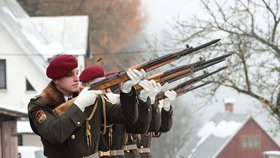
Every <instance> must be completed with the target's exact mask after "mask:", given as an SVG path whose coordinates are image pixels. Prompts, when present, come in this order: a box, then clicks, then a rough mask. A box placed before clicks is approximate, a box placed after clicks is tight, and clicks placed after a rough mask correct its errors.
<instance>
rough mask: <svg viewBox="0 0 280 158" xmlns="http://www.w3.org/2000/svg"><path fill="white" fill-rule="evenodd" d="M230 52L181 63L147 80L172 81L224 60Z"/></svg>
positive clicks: (137, 87) (138, 86)
mask: <svg viewBox="0 0 280 158" xmlns="http://www.w3.org/2000/svg"><path fill="white" fill-rule="evenodd" d="M230 55H231V54H226V55H222V56H220V57H217V58H214V59H211V60H208V61H205V60H202V61H199V62H196V63H193V64H189V65H183V66H180V67H177V68H174V69H171V70H168V71H165V72H160V73H157V74H155V75H152V76H149V77H148V78H147V79H148V80H154V81H155V82H157V83H160V84H162V85H163V84H164V83H172V82H174V81H177V80H179V79H182V78H184V77H186V76H188V75H190V74H193V73H195V72H197V71H199V70H203V69H205V68H207V67H210V66H212V65H215V64H218V63H220V62H222V61H224V60H225V58H227V57H228V56H230ZM134 88H135V89H136V90H137V91H139V90H141V89H142V87H141V86H140V85H136V86H134Z"/></svg>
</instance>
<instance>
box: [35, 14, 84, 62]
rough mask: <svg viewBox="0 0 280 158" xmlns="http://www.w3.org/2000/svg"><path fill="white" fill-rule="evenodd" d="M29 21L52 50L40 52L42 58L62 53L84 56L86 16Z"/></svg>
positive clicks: (36, 18)
mask: <svg viewBox="0 0 280 158" xmlns="http://www.w3.org/2000/svg"><path fill="white" fill-rule="evenodd" d="M31 20H32V22H33V23H34V24H35V26H36V28H37V29H38V30H39V32H40V33H41V34H42V35H43V36H44V37H45V39H46V40H47V41H49V43H50V45H51V48H52V49H53V50H52V51H44V52H42V53H43V54H44V56H50V57H52V56H54V55H56V54H59V53H62V52H66V53H68V54H74V55H82V56H84V55H86V50H87V42H88V24H89V19H88V16H56V17H32V18H31ZM31 40H32V39H31ZM32 41H33V40H32ZM34 42H36V41H34ZM42 50H43V49H42Z"/></svg>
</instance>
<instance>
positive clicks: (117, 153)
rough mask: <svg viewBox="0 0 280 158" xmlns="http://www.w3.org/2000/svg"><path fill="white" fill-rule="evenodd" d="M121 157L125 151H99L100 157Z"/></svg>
mask: <svg viewBox="0 0 280 158" xmlns="http://www.w3.org/2000/svg"><path fill="white" fill-rule="evenodd" d="M121 155H124V151H123V150H109V151H99V156H121Z"/></svg>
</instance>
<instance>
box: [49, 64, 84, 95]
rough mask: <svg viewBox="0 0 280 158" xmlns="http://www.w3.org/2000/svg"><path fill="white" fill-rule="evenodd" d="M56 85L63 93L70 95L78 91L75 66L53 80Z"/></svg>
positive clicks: (77, 76)
mask: <svg viewBox="0 0 280 158" xmlns="http://www.w3.org/2000/svg"><path fill="white" fill-rule="evenodd" d="M54 83H55V84H56V87H57V88H58V89H59V90H60V91H61V92H62V93H63V94H64V95H65V96H70V95H72V93H74V92H78V91H79V71H78V69H77V68H75V69H73V70H72V71H71V72H70V73H69V74H67V75H66V76H64V77H62V78H59V79H57V80H54Z"/></svg>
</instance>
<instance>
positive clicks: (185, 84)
mask: <svg viewBox="0 0 280 158" xmlns="http://www.w3.org/2000/svg"><path fill="white" fill-rule="evenodd" d="M226 68H227V66H224V67H222V68H219V69H217V70H215V71H213V72H211V73H205V74H203V75H200V76H198V77H195V78H193V79H190V80H187V81H185V82H183V83H180V84H179V85H177V86H175V87H173V88H171V89H170V90H174V91H175V92H176V93H177V94H180V95H182V94H184V93H186V92H188V91H190V89H189V88H188V87H190V86H192V85H193V84H195V83H197V82H199V81H201V80H202V79H204V78H207V77H209V76H212V75H213V74H215V73H218V72H219V71H221V70H224V69H226ZM200 87H201V86H200ZM197 88H199V87H197ZM156 98H157V100H161V99H164V98H166V96H165V95H164V93H163V92H160V93H159V94H158V95H157V96H156Z"/></svg>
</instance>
